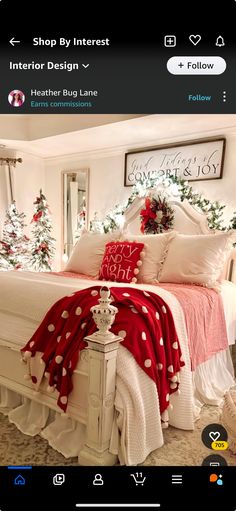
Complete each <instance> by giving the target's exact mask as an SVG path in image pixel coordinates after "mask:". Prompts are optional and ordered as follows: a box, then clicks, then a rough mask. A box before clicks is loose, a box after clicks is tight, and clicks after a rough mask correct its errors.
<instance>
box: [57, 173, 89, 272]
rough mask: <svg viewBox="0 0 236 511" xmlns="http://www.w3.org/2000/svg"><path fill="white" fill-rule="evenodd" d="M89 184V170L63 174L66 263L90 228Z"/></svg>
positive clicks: (64, 249)
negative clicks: (83, 232)
mask: <svg viewBox="0 0 236 511" xmlns="http://www.w3.org/2000/svg"><path fill="white" fill-rule="evenodd" d="M88 184H89V169H81V170H75V171H74V170H73V171H66V172H62V190H63V256H62V259H63V261H64V262H66V261H67V259H68V258H69V257H70V254H71V252H72V250H73V247H74V245H75V244H76V242H77V241H78V239H79V237H80V235H81V231H82V230H83V229H84V228H87V226H88V215H87V211H88Z"/></svg>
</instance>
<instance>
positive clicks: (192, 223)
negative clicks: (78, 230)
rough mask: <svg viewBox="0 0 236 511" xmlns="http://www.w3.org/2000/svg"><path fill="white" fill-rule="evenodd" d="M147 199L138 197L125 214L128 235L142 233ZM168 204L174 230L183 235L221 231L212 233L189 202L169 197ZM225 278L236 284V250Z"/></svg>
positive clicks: (232, 254)
mask: <svg viewBox="0 0 236 511" xmlns="http://www.w3.org/2000/svg"><path fill="white" fill-rule="evenodd" d="M144 202H145V198H144V197H136V199H135V200H134V201H133V202H132V204H131V205H130V206H129V207H128V208H127V210H126V211H125V213H124V227H123V230H124V232H125V233H126V234H127V233H129V234H137V235H138V234H141V233H140V223H141V222H140V211H141V209H142V208H143V206H144ZM168 203H169V205H170V206H171V207H172V209H173V210H174V224H173V228H174V229H175V230H176V231H178V232H180V233H182V234H212V235H214V233H216V232H220V231H212V230H211V229H209V227H208V222H207V217H206V215H205V214H204V213H203V212H200V211H198V210H197V209H196V208H195V207H194V206H192V205H191V204H190V203H189V202H188V201H187V200H184V201H183V202H181V201H180V200H179V199H178V198H172V197H170V196H169V197H168ZM224 278H225V279H227V280H231V281H232V282H235V283H236V249H232V253H231V254H230V257H229V259H228V261H227V264H226V265H225V271H224Z"/></svg>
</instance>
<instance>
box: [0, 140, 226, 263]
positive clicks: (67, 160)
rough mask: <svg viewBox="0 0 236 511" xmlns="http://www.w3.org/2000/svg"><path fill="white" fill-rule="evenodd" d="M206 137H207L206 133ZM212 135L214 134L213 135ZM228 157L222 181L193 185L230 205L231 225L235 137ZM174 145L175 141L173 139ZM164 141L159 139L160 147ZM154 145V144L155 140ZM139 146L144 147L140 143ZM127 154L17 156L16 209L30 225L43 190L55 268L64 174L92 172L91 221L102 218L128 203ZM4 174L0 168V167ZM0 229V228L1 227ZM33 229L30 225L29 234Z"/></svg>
mask: <svg viewBox="0 0 236 511" xmlns="http://www.w3.org/2000/svg"><path fill="white" fill-rule="evenodd" d="M204 135H205V134H204ZM211 135H212V133H211ZM226 138H227V143H226V154H225V164H224V169H223V178H222V179H219V180H210V181H201V182H198V183H192V185H193V187H194V188H196V189H197V190H198V191H201V192H202V193H203V194H204V195H205V197H206V198H209V199H210V200H221V201H222V202H223V203H227V208H226V210H225V213H224V216H225V218H226V221H227V222H228V221H229V220H230V218H231V217H232V214H233V212H234V211H235V210H236V192H235V190H236V136H232V135H230V136H226ZM172 142H173V140H172ZM160 143H161V141H160V140H157V144H160ZM152 145H153V141H152ZM139 147H141V145H140V144H139ZM124 153H125V150H121V149H118V148H117V149H116V148H114V150H113V151H109V152H105V151H100V152H99V153H95V152H93V153H92V152H91V153H87V155H86V157H85V156H84V155H83V157H82V156H81V155H80V154H77V155H73V156H67V157H64V158H51V159H44V160H43V159H42V158H38V157H36V156H33V155H30V154H26V153H22V152H17V154H15V155H14V156H15V157H17V158H19V157H21V158H22V159H23V163H22V164H18V165H17V167H16V169H14V182H15V198H16V201H17V207H18V209H19V210H20V211H24V212H25V213H26V215H27V218H26V221H27V223H28V224H29V222H30V220H31V218H32V213H33V201H34V200H35V197H36V195H37V194H38V193H39V189H40V187H42V189H43V191H44V193H45V195H46V197H47V199H48V202H49V205H50V209H51V212H52V221H53V235H54V237H55V238H56V240H57V245H56V248H57V250H56V258H55V264H54V269H60V268H61V255H62V179H61V173H62V171H66V170H67V171H68V170H79V169H85V168H89V169H90V186H89V219H90V220H91V219H92V218H93V215H94V212H95V211H97V212H98V213H99V216H100V217H101V218H103V217H104V215H105V214H106V213H107V212H108V211H109V209H111V208H113V207H114V205H115V204H117V203H120V202H123V201H125V200H126V199H127V198H128V197H129V195H130V194H131V191H132V188H131V187H124V185H123V183H124ZM0 171H1V167H0ZM1 179H2V176H1V173H0V223H3V214H4V215H5V202H4V197H3V195H4V188H3V183H2V182H1ZM0 227H1V225H0ZM30 230H31V226H30V225H28V229H27V231H26V232H27V233H28V234H29V233H30Z"/></svg>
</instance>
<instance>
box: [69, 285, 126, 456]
mask: <svg viewBox="0 0 236 511" xmlns="http://www.w3.org/2000/svg"><path fill="white" fill-rule="evenodd" d="M100 295H101V298H100V299H99V305H95V306H94V307H92V308H91V311H92V313H93V319H94V321H95V323H96V325H97V327H98V331H97V332H95V333H94V334H92V335H90V336H88V337H85V339H84V340H85V341H86V342H87V343H88V348H87V349H88V353H89V362H88V414H87V429H86V441H85V445H84V447H83V449H82V450H81V451H80V454H79V463H80V465H100V466H105V465H114V464H115V463H116V460H117V456H116V455H113V454H111V453H110V452H109V445H110V439H111V433H112V427H113V421H114V413H115V408H114V398H115V387H116V359H117V350H118V347H119V342H120V341H122V338H121V337H118V336H117V335H114V334H113V333H112V332H109V329H110V328H111V325H112V323H113V321H114V319H115V315H116V313H117V312H118V309H117V308H116V307H114V306H112V305H110V302H111V299H110V298H109V297H110V291H109V289H108V288H107V287H102V288H101V290H100Z"/></svg>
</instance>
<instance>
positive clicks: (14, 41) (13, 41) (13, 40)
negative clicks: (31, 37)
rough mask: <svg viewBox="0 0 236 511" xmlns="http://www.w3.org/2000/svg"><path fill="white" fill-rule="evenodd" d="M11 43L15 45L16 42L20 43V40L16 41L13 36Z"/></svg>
mask: <svg viewBox="0 0 236 511" xmlns="http://www.w3.org/2000/svg"><path fill="white" fill-rule="evenodd" d="M9 43H10V44H11V45H12V46H15V44H16V43H20V41H16V40H15V39H14V37H12V38H11V39H10V41H9Z"/></svg>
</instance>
